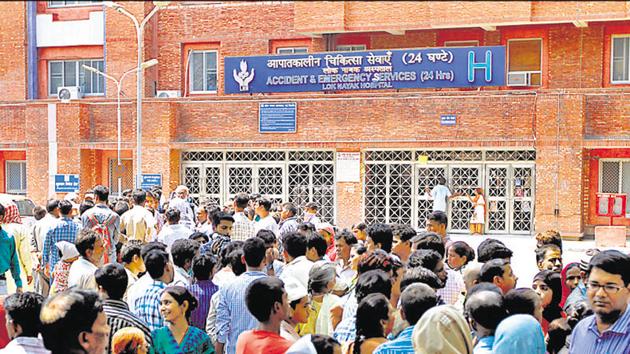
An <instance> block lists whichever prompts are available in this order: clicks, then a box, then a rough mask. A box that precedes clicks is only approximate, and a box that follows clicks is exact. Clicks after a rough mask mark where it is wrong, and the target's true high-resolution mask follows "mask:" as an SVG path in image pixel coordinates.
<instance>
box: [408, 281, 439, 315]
mask: <svg viewBox="0 0 630 354" xmlns="http://www.w3.org/2000/svg"><path fill="white" fill-rule="evenodd" d="M436 305H437V295H436V293H435V291H434V290H433V289H432V288H431V287H430V286H429V285H426V284H422V283H416V284H410V285H409V286H408V287H406V288H405V290H403V291H402V292H401V293H400V308H401V311H402V313H403V314H404V315H405V319H406V320H407V322H408V323H409V324H415V323H416V322H418V320H419V319H420V317H422V315H424V313H425V312H427V310H429V309H430V308H432V307H434V306H436Z"/></svg>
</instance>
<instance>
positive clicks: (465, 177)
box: [448, 165, 482, 232]
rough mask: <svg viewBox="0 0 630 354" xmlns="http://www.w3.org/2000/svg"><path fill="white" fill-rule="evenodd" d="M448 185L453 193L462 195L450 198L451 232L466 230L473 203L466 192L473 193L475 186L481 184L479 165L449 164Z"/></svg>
mask: <svg viewBox="0 0 630 354" xmlns="http://www.w3.org/2000/svg"><path fill="white" fill-rule="evenodd" d="M449 169H450V173H449V177H450V187H451V191H452V192H453V193H461V194H462V196H460V197H455V198H453V199H451V203H450V208H449V218H448V219H449V223H450V230H451V231H452V232H468V231H469V228H468V226H469V222H470V218H471V217H472V214H473V204H472V203H471V202H470V201H469V200H468V198H467V197H466V194H469V195H473V194H474V191H475V188H477V187H479V186H481V181H482V176H481V171H482V169H481V166H480V165H468V166H461V165H460V166H457V165H452V166H449Z"/></svg>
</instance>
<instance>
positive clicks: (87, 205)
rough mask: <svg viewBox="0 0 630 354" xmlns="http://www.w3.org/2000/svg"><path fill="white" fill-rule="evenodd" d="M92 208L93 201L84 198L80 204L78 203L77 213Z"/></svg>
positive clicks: (81, 213) (80, 213)
mask: <svg viewBox="0 0 630 354" xmlns="http://www.w3.org/2000/svg"><path fill="white" fill-rule="evenodd" d="M92 208H94V202H93V201H91V200H84V201H83V202H82V203H81V205H79V215H83V213H85V212H86V211H88V210H90V209H92Z"/></svg>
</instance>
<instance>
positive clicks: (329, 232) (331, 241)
mask: <svg viewBox="0 0 630 354" xmlns="http://www.w3.org/2000/svg"><path fill="white" fill-rule="evenodd" d="M315 228H316V229H317V233H319V234H320V235H322V237H323V238H324V240H326V245H327V248H326V258H328V260H329V261H331V262H334V261H335V260H336V259H337V252H336V251H335V228H334V227H333V226H332V225H331V224H330V223H327V222H323V223H319V224H315Z"/></svg>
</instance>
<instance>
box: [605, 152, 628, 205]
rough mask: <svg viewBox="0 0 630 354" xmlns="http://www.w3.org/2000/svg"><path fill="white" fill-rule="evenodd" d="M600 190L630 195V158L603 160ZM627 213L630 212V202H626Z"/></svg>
mask: <svg viewBox="0 0 630 354" xmlns="http://www.w3.org/2000/svg"><path fill="white" fill-rule="evenodd" d="M599 192H601V193H624V194H626V195H627V196H629V197H630V160H603V161H601V168H600V173H599ZM626 214H630V203H626Z"/></svg>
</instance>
